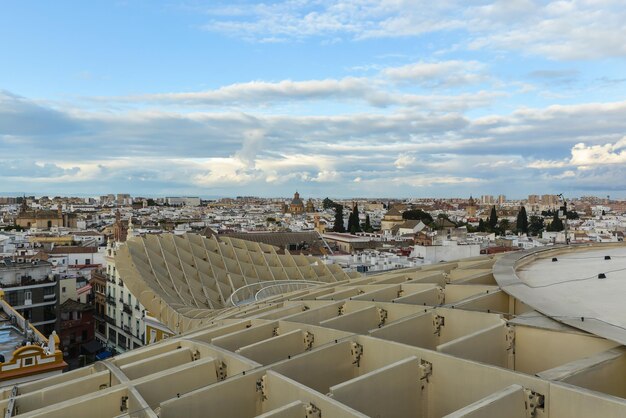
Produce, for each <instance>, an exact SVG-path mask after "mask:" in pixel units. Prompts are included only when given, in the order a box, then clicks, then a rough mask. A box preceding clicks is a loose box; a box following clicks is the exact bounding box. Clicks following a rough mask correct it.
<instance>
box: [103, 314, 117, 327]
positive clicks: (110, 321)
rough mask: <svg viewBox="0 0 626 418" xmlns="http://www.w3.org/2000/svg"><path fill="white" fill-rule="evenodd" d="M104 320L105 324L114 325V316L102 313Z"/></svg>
mask: <svg viewBox="0 0 626 418" xmlns="http://www.w3.org/2000/svg"><path fill="white" fill-rule="evenodd" d="M104 320H105V321H106V322H107V324H111V325H115V318H111V317H110V316H109V315H104Z"/></svg>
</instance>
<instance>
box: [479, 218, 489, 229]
mask: <svg viewBox="0 0 626 418" xmlns="http://www.w3.org/2000/svg"><path fill="white" fill-rule="evenodd" d="M486 230H487V228H486V227H485V222H484V221H483V219H482V218H480V220H479V221H478V232H485V231H486Z"/></svg>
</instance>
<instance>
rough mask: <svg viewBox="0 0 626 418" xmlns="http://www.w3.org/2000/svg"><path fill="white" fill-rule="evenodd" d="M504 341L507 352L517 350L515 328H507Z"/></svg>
mask: <svg viewBox="0 0 626 418" xmlns="http://www.w3.org/2000/svg"><path fill="white" fill-rule="evenodd" d="M504 340H505V341H506V349H507V351H509V350H515V328H513V327H509V326H507V329H506V335H505V336H504Z"/></svg>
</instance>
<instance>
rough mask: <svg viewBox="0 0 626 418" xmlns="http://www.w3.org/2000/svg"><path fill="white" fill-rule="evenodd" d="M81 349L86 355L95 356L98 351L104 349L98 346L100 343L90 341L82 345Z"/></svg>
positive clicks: (100, 345)
mask: <svg viewBox="0 0 626 418" xmlns="http://www.w3.org/2000/svg"><path fill="white" fill-rule="evenodd" d="M81 347H82V349H83V350H84V351H85V352H86V353H88V354H96V353H97V352H98V351H100V350H102V349H103V348H104V346H103V345H102V344H100V341H98V340H91V341H89V342H88V343H85V344H82V345H81Z"/></svg>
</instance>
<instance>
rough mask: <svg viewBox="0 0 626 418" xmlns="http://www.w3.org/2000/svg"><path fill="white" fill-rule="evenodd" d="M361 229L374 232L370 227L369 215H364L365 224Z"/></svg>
mask: <svg viewBox="0 0 626 418" xmlns="http://www.w3.org/2000/svg"><path fill="white" fill-rule="evenodd" d="M363 231H365V232H374V228H372V224H371V223H370V215H369V214H367V215H365V224H363Z"/></svg>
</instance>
